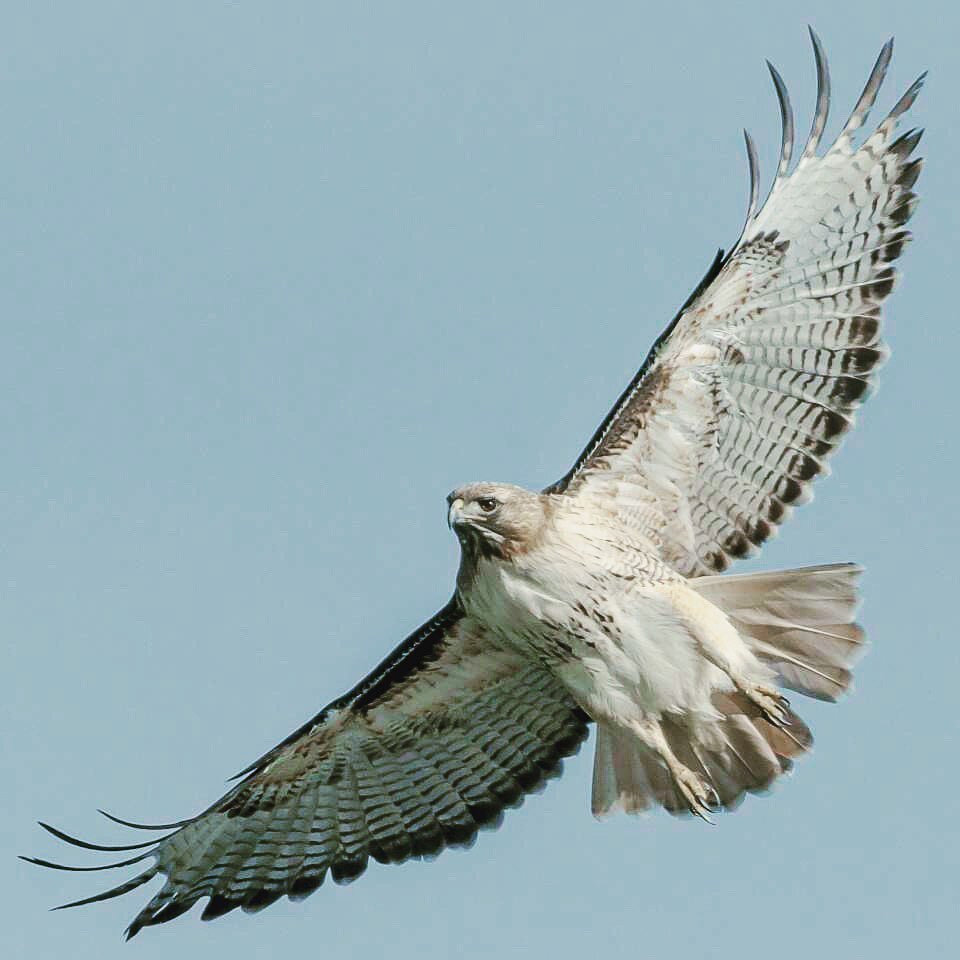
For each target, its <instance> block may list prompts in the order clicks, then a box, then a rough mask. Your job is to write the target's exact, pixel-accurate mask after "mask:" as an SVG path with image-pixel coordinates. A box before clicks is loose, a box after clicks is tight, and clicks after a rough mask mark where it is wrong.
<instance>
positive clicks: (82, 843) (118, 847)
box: [37, 820, 160, 853]
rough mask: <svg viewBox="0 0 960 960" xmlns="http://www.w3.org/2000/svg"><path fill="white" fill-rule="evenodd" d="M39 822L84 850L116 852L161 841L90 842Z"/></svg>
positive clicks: (51, 831)
mask: <svg viewBox="0 0 960 960" xmlns="http://www.w3.org/2000/svg"><path fill="white" fill-rule="evenodd" d="M37 824H38V825H39V826H41V827H42V828H43V829H44V830H46V831H47V833H50V834H52V835H53V836H55V837H56V838H57V839H58V840H63V841H64V842H65V843H69V844H72V845H73V846H75V847H82V848H83V849H84V850H100V851H103V852H106V853H116V852H120V851H123V850H142V849H143V848H144V847H152V846H153V845H154V844H156V843H159V842H160V841H159V840H144V841H143V842H142V843H126V844H102V843H89V842H88V841H86V840H80V839H79V838H77V837H71V836H70V834H69V833H64V832H63V831H62V830H58V829H57V828H56V827H53V826H51V825H50V824H49V823H44V822H43V821H42V820H38V821H37Z"/></svg>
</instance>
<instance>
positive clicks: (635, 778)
mask: <svg viewBox="0 0 960 960" xmlns="http://www.w3.org/2000/svg"><path fill="white" fill-rule="evenodd" d="M713 702H714V706H715V707H716V709H717V711H718V712H719V713H720V714H721V715H722V719H721V720H719V721H718V722H717V723H716V724H714V725H712V727H711V730H710V734H709V736H708V737H701V736H697V735H695V734H694V733H692V731H691V729H690V728H689V727H687V726H686V725H685V724H684V723H682V722H681V721H679V720H675V719H666V718H665V719H663V720H661V728H662V729H663V732H664V735H665V736H666V739H667V742H668V743H669V745H670V749H671V750H672V751H673V754H674V756H675V757H676V758H677V759H678V760H679V761H680V762H681V763H682V764H683V765H684V766H686V767H687V768H688V769H689V770H692V771H693V772H694V773H695V774H696V775H697V776H698V777H700V778H701V779H702V780H703V781H704V783H706V784H707V785H708V786H709V787H712V792H713V793H714V794H715V796H716V798H717V800H718V801H719V806H722V807H724V808H725V809H727V810H733V809H735V808H736V807H737V806H739V804H740V802H741V800H742V799H743V797H744V795H745V794H746V793H759V792H761V791H764V790H767V789H768V788H769V787H770V786H771V785H772V784H773V781H774V780H776V778H777V777H778V776H780V774H781V773H785V772H786V771H788V770H789V769H790V768H791V767H792V766H793V759H794V757H797V756H800V754H802V753H805V752H806V751H807V750H809V749H810V747H811V746H812V744H813V737H812V736H811V734H810V731H809V729H808V728H807V725H806V724H805V723H804V722H803V720H801V719H800V717H798V716H797V715H796V714H795V713H794V712H793V711H792V710H789V709H788V710H787V723H786V724H785V725H783V726H777V725H776V724H773V723H771V722H770V721H769V720H768V719H767V718H766V717H765V716H764V715H763V713H762V711H761V710H760V708H759V707H757V706H756V704H754V703H752V702H751V701H750V700H748V699H747V698H746V697H745V696H743V695H742V694H740V693H737V692H734V693H718V694H716V695H715V696H714V698H713ZM652 806H661V807H663V808H664V809H666V810H667V811H669V812H670V813H672V814H686V813H690V812H691V811H690V806H689V804H688V802H687V800H686V799H685V798H684V796H683V794H682V793H681V791H680V790H679V789H678V787H677V784H676V782H675V781H674V779H673V777H672V776H671V774H670V772H669V771H668V769H667V766H666V764H665V763H664V762H663V760H662V759H661V758H660V757H659V756H658V755H657V754H656V753H655V752H654V751H653V750H651V749H650V748H649V747H647V746H645V745H644V744H643V743H641V742H640V741H639V740H638V739H637V738H636V737H634V736H632V735H631V734H629V733H627V732H625V731H621V730H618V729H616V728H614V727H611V726H609V725H608V724H605V723H601V724H598V725H597V749H596V753H595V754H594V760H593V799H592V810H593V813H594V816H597V817H602V816H605V815H607V814H610V813H614V812H616V811H618V810H621V811H623V812H624V813H640V812H642V811H644V810H648V809H649V808H650V807H652Z"/></svg>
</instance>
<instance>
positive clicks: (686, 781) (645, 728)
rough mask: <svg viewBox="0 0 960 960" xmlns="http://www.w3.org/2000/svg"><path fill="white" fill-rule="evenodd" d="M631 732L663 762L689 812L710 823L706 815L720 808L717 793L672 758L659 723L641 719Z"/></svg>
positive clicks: (708, 816)
mask: <svg viewBox="0 0 960 960" xmlns="http://www.w3.org/2000/svg"><path fill="white" fill-rule="evenodd" d="M632 729H633V731H634V732H635V733H636V734H637V735H638V736H639V737H640V739H641V740H642V741H643V742H644V744H646V746H648V747H649V748H650V749H651V750H653V751H654V752H655V753H656V754H657V756H658V757H660V759H661V760H662V761H663V762H664V764H665V765H666V768H667V770H668V771H669V772H670V776H671V778H672V779H673V782H674V785H675V786H676V788H677V790H679V791H680V795H681V796H682V797H683V799H684V802H685V803H686V805H687V807H688V809H689V810H690V812H691V813H692V814H694V815H696V816H698V817H700V818H701V819H702V820H706V822H707V823H711V824H712V823H713V821H712V820H711V819H710V813H711V812H712V811H714V810H716V809H717V807H719V806H720V797H719V796H718V795H717V791H716V790H714V788H713V786H712V785H711V784H709V783H707V782H705V781H704V780H703V778H702V777H700V776H699V775H698V774H696V773H694V772H693V771H692V770H691V769H690V768H689V767H688V766H686V765H685V764H683V763H681V762H680V761H679V760H678V759H677V758H676V756H675V755H674V753H673V751H672V750H671V749H670V744H669V743H667V738H666V737H665V736H664V735H663V730H662V729H661V727H660V723H659V722H658V721H657V720H653V719H646V720H641V721H640V722H638V723H636V724H634V725H632Z"/></svg>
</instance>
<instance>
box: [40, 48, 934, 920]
mask: <svg viewBox="0 0 960 960" xmlns="http://www.w3.org/2000/svg"><path fill="white" fill-rule="evenodd" d="M811 38H812V41H813V52H814V56H815V60H816V70H817V85H818V93H817V101H816V109H815V112H814V118H813V125H812V129H811V131H810V134H809V137H808V138H807V140H806V143H805V145H804V146H803V148H802V150H801V151H800V154H799V158H798V159H797V160H796V162H795V163H794V162H793V161H794V121H793V113H792V109H791V106H790V101H789V98H788V96H787V91H786V88H785V86H784V83H783V80H782V79H781V77H780V75H779V73H778V72H777V71H776V69H775V68H774V67H773V66H772V65H769V64H768V66H769V67H770V73H771V76H772V77H773V83H774V86H775V88H776V94H777V97H778V99H779V106H780V111H781V115H782V123H783V136H782V146H781V151H780V156H779V164H778V167H777V170H776V174H775V177H774V179H773V184H772V187H771V188H770V191H769V195H768V196H767V198H766V201H765V203H764V204H763V205H762V206H761V205H760V204H759V203H758V190H759V176H758V165H757V155H756V149H755V147H754V144H753V141H752V140H751V138H750V136H749V134H746V144H747V155H748V160H749V171H750V205H749V210H748V213H747V217H746V223H745V225H744V227H743V230H742V233H741V235H740V237H739V239H738V240H737V242H736V243H735V244H734V246H733V248H732V249H731V250H730V252H729V253H727V254H726V255H724V254H723V252H722V251H721V253H719V254H718V255H717V257H716V259H715V261H714V262H713V264H712V266H711V267H710V269H709V271H708V273H707V275H706V276H705V277H704V279H703V280H702V282H701V283H700V284H699V286H698V287H697V288H696V290H695V291H694V292H693V294H692V295H691V296H690V298H689V299H688V300H687V302H686V303H685V304H684V305H683V307H682V308H681V310H680V312H679V313H678V314H677V316H676V318H675V319H674V320H673V321H672V322H671V323H670V325H669V326H668V327H667V329H666V330H665V331H664V333H663V334H662V335H661V336H660V337H659V339H658V340H657V341H656V343H655V344H654V346H653V349H652V350H651V352H650V354H649V356H648V357H647V359H646V361H645V362H644V363H643V365H642V367H641V368H640V370H639V372H638V373H637V375H636V376H635V377H634V379H633V380H632V382H631V383H630V384H629V385H628V387H627V388H626V390H624V392H623V394H622V395H621V396H620V398H619V399H618V400H617V402H616V404H615V405H614V407H613V409H612V410H611V412H610V413H609V415H608V416H607V418H606V419H605V420H604V421H603V423H602V424H601V426H600V428H599V429H598V430H597V432H596V434H595V435H594V436H593V438H592V439H591V440H590V442H589V443H588V444H587V446H586V449H585V450H584V451H583V453H582V454H581V456H580V457H579V458H578V459H577V461H576V463H575V464H574V466H573V467H572V469H571V470H570V471H569V472H568V473H567V474H566V475H565V476H564V477H563V478H562V479H560V480H558V481H557V482H556V483H553V484H551V485H550V486H549V487H547V488H546V489H544V490H543V491H541V492H533V491H530V490H525V489H522V488H520V487H516V486H512V485H509V484H503V483H471V484H468V485H466V486H463V487H460V488H459V489H457V490H454V491H453V493H451V494H450V496H449V497H448V504H447V507H448V509H447V519H448V522H449V524H450V526H451V528H452V529H453V531H454V532H455V534H456V536H457V537H458V539H459V541H460V546H461V561H460V568H459V571H458V574H457V579H456V590H455V592H454V595H453V598H452V599H451V600H450V602H449V603H448V604H447V605H446V606H445V607H444V608H443V609H442V610H440V611H439V612H438V613H437V614H435V615H434V616H433V617H431V618H430V619H429V620H428V621H427V622H426V623H425V624H424V625H423V626H422V627H420V629H418V630H416V631H415V632H414V633H413V634H412V635H411V636H409V637H408V638H407V639H406V640H404V641H403V643H401V644H400V646H399V647H397V648H396V649H395V650H394V651H393V652H392V653H391V654H390V655H389V656H388V657H387V658H386V659H385V660H384V661H383V662H382V663H381V664H380V665H379V666H378V667H376V669H374V670H373V672H372V673H370V674H369V676H367V677H365V678H364V679H363V680H361V681H360V682H359V683H358V684H357V685H356V686H355V687H354V688H353V689H352V690H350V691H349V692H348V693H346V694H344V695H343V696H341V697H339V698H338V699H336V700H334V701H333V702H332V703H330V704H329V705H328V706H326V707H325V708H324V709H323V710H321V711H320V712H319V713H318V714H317V715H316V716H315V717H313V718H312V719H311V720H309V721H308V722H307V723H305V724H304V725H303V726H302V727H301V728H300V729H299V730H296V731H295V732H294V733H292V734H291V735H290V736H289V737H287V738H286V739H285V740H284V741H283V742H282V743H280V744H278V745H277V746H276V747H274V748H273V749H272V750H270V751H269V752H268V753H266V754H265V755H264V756H262V757H260V759H258V760H256V761H255V762H254V763H252V764H251V765H250V766H249V767H247V769H246V770H244V771H242V773H241V774H239V775H238V779H239V782H237V783H236V784H235V785H234V786H233V787H232V789H230V790H229V791H228V792H227V794H226V795H225V796H223V797H221V798H220V799H219V800H217V801H216V802H215V803H214V804H212V805H211V806H210V807H209V808H208V809H206V810H205V811H203V812H202V813H200V814H199V815H197V816H195V817H191V818H190V819H188V820H182V821H179V822H176V823H168V824H152V825H151V824H136V823H130V822H128V821H123V820H119V819H118V818H114V817H111V819H112V820H116V822H118V823H120V824H123V825H125V826H127V827H132V828H137V829H142V830H149V831H153V830H156V831H161V830H162V831H167V832H165V834H164V835H163V836H161V837H159V839H157V838H154V839H150V840H147V841H145V842H140V843H130V844H123V845H114V846H103V845H99V844H93V843H88V842H86V841H82V840H78V839H76V838H74V837H71V836H69V835H68V834H66V833H64V832H63V831H61V830H57V829H55V828H53V827H50V826H48V825H46V824H44V825H43V826H45V828H46V829H47V830H48V831H49V832H50V833H52V834H53V835H54V836H56V837H58V838H60V839H61V840H64V841H66V842H67V843H71V844H74V845H76V846H79V847H83V848H86V849H89V850H96V851H130V852H133V851H136V852H135V853H133V855H132V856H131V857H129V858H128V859H123V860H121V861H120V862H118V863H110V864H106V865H104V866H102V867H96V866H94V867H67V866H63V865H60V864H54V863H50V862H49V861H45V860H39V859H36V858H26V859H29V860H31V861H32V862H34V863H38V864H41V865H43V866H48V867H57V868H58V869H67V870H79V869H82V870H96V869H108V868H110V867H120V866H132V865H134V864H139V863H145V864H146V869H144V870H142V872H139V873H138V874H137V875H135V876H134V877H133V878H132V879H129V880H127V881H126V882H124V883H121V884H120V885H119V886H116V887H114V888H113V889H111V890H108V891H106V892H104V893H100V894H97V895H96V896H91V897H87V898H85V899H83V900H78V901H76V902H75V903H71V904H65V905H64V906H77V905H80V904H85V903H92V902H94V901H99V900H105V899H108V898H111V897H116V896H119V895H121V894H125V893H127V892H129V891H131V890H134V889H135V888H137V887H139V886H141V885H142V884H145V883H147V882H148V881H150V880H151V879H153V878H154V877H156V876H158V875H161V876H162V877H163V879H164V882H163V885H162V887H161V888H160V889H159V891H158V892H157V893H156V894H155V896H154V897H153V898H152V899H151V900H150V902H149V903H148V904H147V905H146V906H145V907H144V908H143V909H142V910H141V911H140V912H139V913H138V914H137V915H136V917H135V918H134V920H133V922H132V923H131V924H130V926H129V928H128V930H127V935H128V937H132V936H133V935H134V934H136V933H137V932H138V931H139V930H140V929H141V928H143V927H145V926H150V925H152V924H158V923H163V922H165V921H167V920H172V919H173V918H174V917H177V916H179V915H180V914H182V913H184V912H186V911H187V910H189V909H190V907H191V906H192V905H193V904H194V903H196V902H197V901H198V900H200V899H206V905H205V908H204V910H203V918H204V919H210V918H213V917H218V916H221V915H222V914H225V913H227V912H228V911H230V910H233V909H235V908H236V907H242V908H243V909H244V910H246V911H255V910H259V909H261V908H263V907H265V906H267V905H268V904H270V903H272V902H273V901H275V900H276V899H278V898H279V897H281V896H288V897H290V898H292V899H300V898H302V897H305V896H307V895H308V894H310V893H312V892H313V891H314V890H316V889H317V888H318V887H319V886H320V885H321V884H322V883H323V881H324V878H325V877H327V876H328V875H329V876H330V877H332V878H333V880H334V881H337V882H340V883H343V882H346V881H350V880H353V879H355V878H356V877H358V876H359V875H360V874H361V873H363V871H364V869H365V868H366V866H367V863H368V860H369V859H370V858H371V857H372V858H373V859H375V860H377V861H380V862H401V861H404V860H407V859H409V858H413V857H424V856H431V855H434V854H436V853H438V852H439V851H440V850H441V849H443V848H444V847H447V846H457V845H469V844H471V843H472V842H473V840H474V838H475V836H476V834H477V831H478V830H479V829H480V828H482V827H486V826H490V825H496V824H498V823H499V822H500V819H501V817H502V814H503V811H504V809H505V808H507V807H510V806H513V805H516V804H517V803H518V802H519V801H520V800H521V798H522V797H523V796H524V794H526V793H527V792H529V791H531V790H533V789H534V788H536V787H538V786H539V785H541V784H542V782H543V781H544V780H545V779H546V778H549V777H552V776H554V775H556V774H557V773H558V772H559V770H560V765H561V761H562V759H563V758H564V757H567V756H569V755H571V754H573V753H574V752H575V751H576V750H577V749H578V747H579V746H580V744H581V742H582V741H583V740H584V738H585V737H586V735H587V731H588V723H590V722H591V721H592V722H594V723H595V724H596V725H597V742H596V753H595V758H594V772H593V812H594V813H595V814H597V815H598V816H599V815H603V814H607V813H610V812H612V811H616V810H623V811H626V812H630V813H633V812H637V811H641V810H646V809H648V808H651V807H664V808H665V809H666V810H668V811H669V812H670V813H673V814H694V815H696V816H700V817H703V818H705V819H706V818H709V817H710V816H711V814H712V813H713V812H714V811H717V810H720V809H733V808H734V807H736V806H737V804H738V803H739V802H740V801H741V800H742V798H743V797H744V795H745V794H746V793H755V792H758V791H763V790H765V789H766V788H768V787H769V786H770V785H771V784H772V783H773V781H774V780H776V779H777V777H779V776H780V775H781V774H782V773H783V772H784V771H786V770H789V769H790V767H791V765H792V763H793V762H794V760H795V759H796V758H797V757H799V756H801V755H802V754H803V753H804V752H805V751H807V750H808V749H809V748H810V744H811V736H810V732H809V730H808V729H807V727H806V725H805V724H804V722H803V721H802V720H801V719H800V717H799V716H798V715H797V714H796V713H794V712H793V710H792V708H791V706H790V704H789V702H788V701H787V700H786V698H785V697H784V696H783V694H782V692H781V690H782V688H788V689H790V690H793V691H797V692H799V693H802V694H806V695H808V696H811V697H816V698H818V699H822V700H835V699H837V698H838V697H839V696H840V695H841V694H842V693H843V692H844V690H845V689H846V688H847V686H848V685H849V683H850V676H851V674H850V669H851V666H852V664H853V662H854V661H855V659H856V658H857V656H858V654H859V653H860V652H861V650H862V647H863V635H862V632H861V630H860V628H859V627H858V626H857V625H856V624H855V623H854V622H853V621H854V612H855V607H856V605H857V580H858V577H859V575H860V573H861V570H860V568H859V567H858V566H856V565H853V564H845V563H844V564H834V565H830V566H816V567H807V568H803V569H797V570H783V571H778V572H772V573H757V574H746V575H739V576H721V575H719V574H720V573H721V572H722V571H723V570H725V569H726V568H727V567H728V565H729V564H730V563H731V561H732V560H734V559H737V558H740V557H746V556H749V555H752V554H753V553H755V552H756V550H757V548H758V547H759V546H760V545H761V544H762V543H763V542H764V541H766V540H767V539H768V538H769V537H770V536H772V535H773V534H774V532H775V531H776V529H777V528H778V527H779V526H780V525H781V524H782V523H783V522H784V521H785V520H786V519H787V517H788V516H789V514H790V512H791V510H792V508H793V506H794V505H796V504H799V503H802V502H804V501H805V500H807V499H809V496H810V489H811V483H812V481H813V480H814V479H816V478H817V477H818V476H819V475H821V474H823V473H824V472H825V471H826V467H827V460H828V459H829V458H830V456H831V455H832V454H833V452H834V451H835V450H836V449H837V447H838V445H839V444H840V442H841V440H842V438H843V436H844V434H845V433H846V432H847V430H849V429H850V427H851V426H852V425H853V422H854V416H855V412H856V409H857V407H858V406H859V405H860V403H861V402H862V401H863V400H864V398H865V397H866V395H867V392H868V390H869V388H870V386H871V383H872V382H873V379H874V375H875V372H876V371H877V369H878V368H879V367H880V365H881V364H882V363H883V361H884V360H885V358H886V356H887V350H886V348H885V346H884V345H883V343H882V341H881V334H880V312H881V305H882V303H883V301H884V300H885V299H886V297H887V296H888V294H889V293H890V292H891V290H892V289H893V286H894V279H895V274H894V269H893V267H892V263H893V261H895V260H896V259H897V258H898V257H899V256H900V254H901V252H902V251H903V249H904V247H905V245H906V244H907V242H908V240H909V239H910V234H909V233H908V232H907V231H906V230H905V224H906V223H907V221H908V220H909V219H910V217H911V215H912V213H913V211H914V208H915V205H916V197H915V194H914V192H913V187H914V184H915V183H916V180H917V177H918V175H919V173H920V167H921V161H920V160H919V159H912V155H913V153H914V150H915V148H916V146H917V143H918V141H919V139H920V133H919V132H918V131H910V132H908V133H904V134H902V135H900V136H898V137H897V136H895V131H896V130H897V127H898V123H899V121H900V118H901V116H902V115H903V114H904V113H905V112H906V111H907V109H908V108H909V107H910V106H911V104H912V103H913V102H914V100H915V98H916V96H917V94H918V92H919V90H920V87H921V85H922V82H923V79H924V78H923V77H922V76H921V77H920V78H919V79H918V80H917V81H916V82H915V83H914V84H913V85H912V86H911V87H910V88H909V89H908V90H907V92H906V93H905V94H904V95H903V97H902V98H901V99H900V100H899V101H898V102H897V103H896V105H895V106H894V107H893V109H892V110H891V111H890V113H889V114H888V115H887V117H886V118H885V119H884V120H883V121H882V122H881V123H880V124H879V126H877V127H876V128H875V129H873V130H872V131H871V132H869V134H868V135H866V136H865V137H863V138H862V142H859V144H858V145H857V144H855V139H861V138H858V137H857V134H858V132H859V131H860V128H861V127H863V126H864V124H865V123H866V121H867V116H868V114H869V112H870V109H871V107H872V106H873V104H874V100H875V99H876V96H877V93H878V91H879V89H880V86H881V82H882V81H883V78H884V74H885V72H886V70H887V66H888V64H889V61H890V57H891V52H892V41H891V42H888V43H887V44H886V45H885V46H884V47H883V49H882V50H881V52H880V55H879V58H878V59H877V62H876V65H875V66H874V68H873V71H872V73H871V74H870V77H869V79H868V81H867V84H866V86H865V88H864V90H863V93H862V94H861V96H860V99H859V100H858V101H857V104H856V106H855V107H854V109H853V112H852V113H851V115H850V118H849V120H848V121H847V122H846V124H845V126H844V127H843V129H842V131H841V132H840V134H839V136H838V137H837V139H836V140H835V141H834V142H833V144H832V145H831V146H830V147H829V148H828V149H826V150H823V151H821V150H820V141H821V137H822V134H823V132H824V128H825V127H826V124H827V114H828V107H829V103H830V83H829V75H828V72H827V61H826V58H825V56H824V52H823V48H822V46H821V44H820V41H819V40H818V38H817V36H816V34H814V33H813V31H811ZM108 816H109V815H108Z"/></svg>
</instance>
